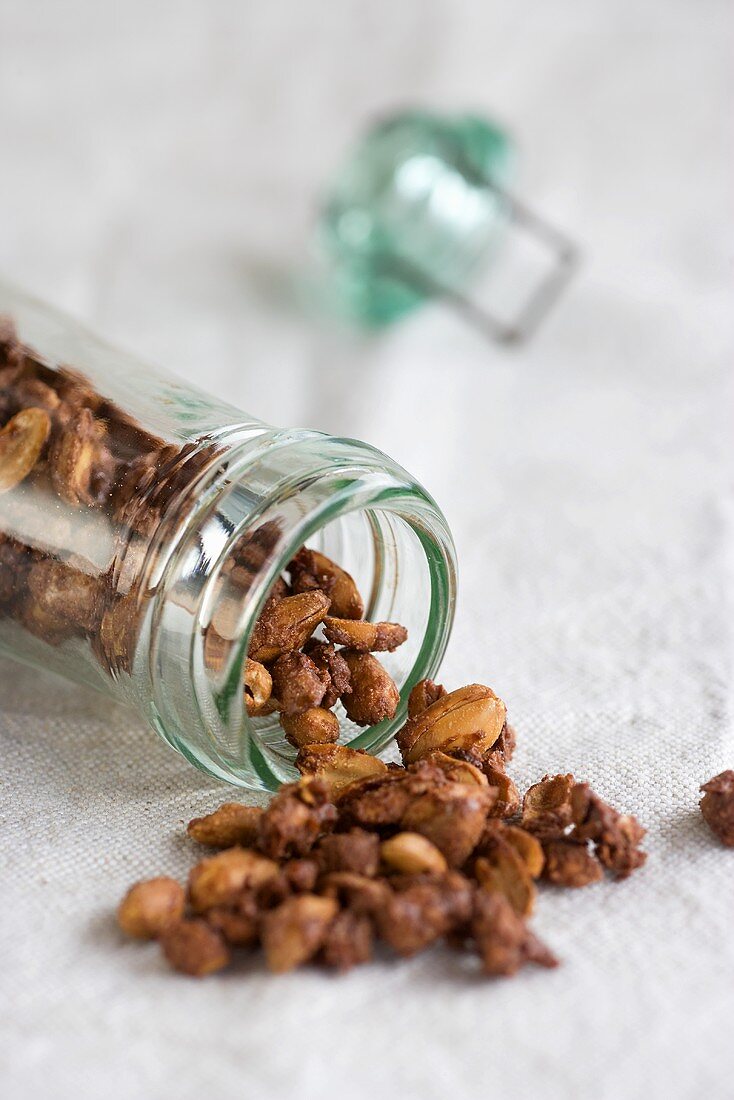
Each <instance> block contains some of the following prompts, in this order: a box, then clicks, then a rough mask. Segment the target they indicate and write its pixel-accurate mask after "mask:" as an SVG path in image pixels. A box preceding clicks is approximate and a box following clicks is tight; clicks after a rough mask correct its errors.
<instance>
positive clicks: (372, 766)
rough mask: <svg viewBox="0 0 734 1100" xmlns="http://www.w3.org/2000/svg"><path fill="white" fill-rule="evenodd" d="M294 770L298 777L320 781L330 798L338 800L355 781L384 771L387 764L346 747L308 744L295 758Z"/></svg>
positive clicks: (366, 753)
mask: <svg viewBox="0 0 734 1100" xmlns="http://www.w3.org/2000/svg"><path fill="white" fill-rule="evenodd" d="M296 767H297V768H298V770H299V771H300V772H301V774H302V775H314V776H317V777H318V778H319V779H322V780H323V781H324V782H325V783H326V784H327V786H328V789H329V790H330V792H331V795H332V797H338V796H339V795H340V794H341V792H342V791H344V790H345V788H346V787H348V786H349V785H350V783H354V782H355V781H356V780H358V779H365V778H366V777H368V776H374V775H382V774H384V773H385V772H386V771H387V765H386V764H384V763H383V762H382V760H380V759H378V757H376V756H371V755H370V753H368V752H362V751H361V750H359V749H350V748H347V746H346V745H308V746H307V747H306V748H304V749H301V751H300V752H299V754H298V756H297V757H296Z"/></svg>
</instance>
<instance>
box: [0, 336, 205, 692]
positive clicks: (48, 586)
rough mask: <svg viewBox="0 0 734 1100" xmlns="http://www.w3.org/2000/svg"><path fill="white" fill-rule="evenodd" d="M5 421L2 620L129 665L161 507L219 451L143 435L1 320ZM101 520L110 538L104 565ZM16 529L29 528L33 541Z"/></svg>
mask: <svg viewBox="0 0 734 1100" xmlns="http://www.w3.org/2000/svg"><path fill="white" fill-rule="evenodd" d="M0 424H2V428H1V429H0V493H9V496H8V498H7V500H5V501H4V502H3V517H2V521H3V529H2V530H0V616H3V617H7V618H10V619H12V620H14V621H15V622H16V623H18V625H20V626H21V627H22V628H24V629H25V630H26V631H28V632H29V633H31V634H33V635H34V636H35V637H37V638H40V639H41V640H42V641H44V642H46V643H48V644H49V645H53V646H57V645H60V644H61V643H62V642H65V641H68V640H69V639H73V638H79V639H85V640H87V641H88V642H89V643H90V645H91V648H92V651H93V652H94V654H95V656H96V658H97V659H98V661H99V662H100V664H101V665H102V667H103V668H104V669H106V670H110V671H116V672H119V671H123V670H124V671H129V668H130V664H131V660H132V653H133V647H134V643H135V638H136V636H137V631H138V625H139V604H140V592H139V591H138V588H139V583H138V582H139V580H140V577H139V570H140V565H141V563H142V560H143V559H144V557H145V555H146V553H147V550H148V546H149V540H150V536H151V534H152V533H153V531H154V530H155V529H156V528H157V526H158V524H159V523H160V519H161V515H162V513H163V510H164V509H165V507H167V505H168V504H169V503H170V502H172V501H174V500H175V498H176V497H177V496H178V495H179V494H180V492H181V490H182V488H183V487H184V486H185V485H187V484H189V483H191V482H192V481H193V480H194V479H195V478H196V476H197V473H199V472H201V470H202V469H203V468H204V467H205V466H206V465H208V464H210V463H211V462H213V461H215V460H216V452H215V450H214V448H213V447H211V446H203V447H201V446H199V445H197V444H184V445H183V446H181V445H178V444H172V443H167V442H166V441H165V440H163V439H161V438H159V437H157V436H155V435H153V434H151V433H150V432H147V431H145V429H144V428H143V427H142V425H140V424H139V423H138V422H137V421H136V420H134V419H133V418H132V417H131V416H130V415H129V414H128V413H126V412H125V411H124V410H123V409H122V408H120V407H119V406H118V405H117V404H115V403H114V402H112V401H109V400H107V399H106V398H105V397H103V396H102V395H101V394H100V393H99V392H98V391H97V390H96V389H95V388H94V386H93V385H92V384H91V383H90V381H89V379H88V378H86V377H85V376H84V375H82V374H80V373H79V372H78V371H76V370H75V369H73V368H71V367H66V366H54V367H50V366H47V365H46V364H45V363H44V362H43V360H42V358H41V357H40V356H39V355H38V354H37V353H36V352H35V351H34V350H33V349H31V348H29V347H28V346H26V345H24V344H22V343H21V342H20V341H19V340H18V338H17V335H16V333H15V330H14V328H13V325H12V323H11V322H10V321H9V320H8V319H7V318H0ZM10 490H14V492H13V493H10ZM41 515H42V516H43V517H44V521H45V522H44V524H43V526H42V527H39V525H38V523H37V522H35V521H34V519H37V517H38V516H41ZM101 527H104V530H105V532H110V535H111V537H110V542H111V551H110V553H109V556H108V560H107V561H105V562H103V563H101V562H100V560H99V555H100V548H101V546H102V545H103V541H102V540H101V539H100V530H101ZM22 531H33V533H34V540H33V545H30V544H29V543H26V542H23V541H22V540H21V538H19V537H18V536H17V532H22ZM104 544H106V541H105V543H104Z"/></svg>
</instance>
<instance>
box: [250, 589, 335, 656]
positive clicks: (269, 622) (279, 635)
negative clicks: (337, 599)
mask: <svg viewBox="0 0 734 1100" xmlns="http://www.w3.org/2000/svg"><path fill="white" fill-rule="evenodd" d="M328 610H329V598H328V596H325V595H324V593H323V592H300V593H299V594H298V595H296V596H286V597H285V598H284V599H282V600H277V601H276V602H275V603H273V604H271V605H270V607H266V608H265V609H264V610H263V613H262V615H261V616H260V618H259V619H258V621H257V623H256V624H255V628H254V630H253V632H252V639H251V641H250V657H251V658H252V659H253V660H254V661H260V662H261V663H267V662H268V661H274V660H275V659H276V657H280V655H281V654H282V653H289V652H291V651H292V650H294V649H300V648H301V646H302V645H303V644H304V642H306V641H307V640H308V638H310V637H311V635H312V634H313V632H314V630H315V629H316V627H317V626H318V625H319V623H320V622H322V621H323V619H324V616H325V615H326V614H327V612H328Z"/></svg>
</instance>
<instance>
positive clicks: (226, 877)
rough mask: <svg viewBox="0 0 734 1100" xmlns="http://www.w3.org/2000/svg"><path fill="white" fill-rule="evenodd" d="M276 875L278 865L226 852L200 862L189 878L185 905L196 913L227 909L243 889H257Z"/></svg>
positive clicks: (250, 854)
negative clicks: (215, 908)
mask: <svg viewBox="0 0 734 1100" xmlns="http://www.w3.org/2000/svg"><path fill="white" fill-rule="evenodd" d="M277 873H278V865H277V864H276V863H274V862H273V861H272V860H270V859H266V858H265V857H264V856H260V855H258V854H257V853H256V852H251V851H249V850H248V849H246V848H227V849H226V851H224V852H219V853H218V854H217V855H216V856H210V858H209V859H203V860H202V861H201V862H200V863H197V864H196V866H195V867H193V868H192V870H191V872H190V874H189V901H190V903H191V908H192V909H193V910H194V912H196V913H204V912H206V910H207V909H213V908H214V906H215V905H228V904H229V903H230V902H231V901H233V900H234V898H236V896H237V894H238V893H240V891H241V890H244V889H245V887H255V886H259V885H260V884H261V883H263V882H266V881H267V879H269V878H272V876H273V875H276V874H277Z"/></svg>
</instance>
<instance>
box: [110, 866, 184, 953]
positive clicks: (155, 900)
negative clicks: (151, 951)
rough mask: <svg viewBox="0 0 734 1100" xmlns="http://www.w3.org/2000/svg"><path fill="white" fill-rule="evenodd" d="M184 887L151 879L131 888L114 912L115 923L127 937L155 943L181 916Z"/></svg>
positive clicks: (166, 879) (168, 880)
mask: <svg viewBox="0 0 734 1100" xmlns="http://www.w3.org/2000/svg"><path fill="white" fill-rule="evenodd" d="M184 901H185V897H184V891H183V887H182V886H181V885H180V884H179V883H178V882H176V880H175V879H172V878H166V877H164V876H162V877H160V878H151V879H148V880H147V881H145V882H136V883H135V885H134V886H131V887H130V889H129V890H128V892H127V893H126V894H125V897H124V898H123V899H122V901H121V902H120V904H119V906H118V909H117V923H118V924H119V926H120V928H121V929H122V931H123V932H125V933H126V935H128V936H134V937H135V939H138V940H154V939H157V938H158V936H160V935H161V933H162V932H163V931H164V929H165V928H167V927H168V925H169V924H172V923H175V922H176V921H178V920H180V919H181V917H182V916H183V911H184Z"/></svg>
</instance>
